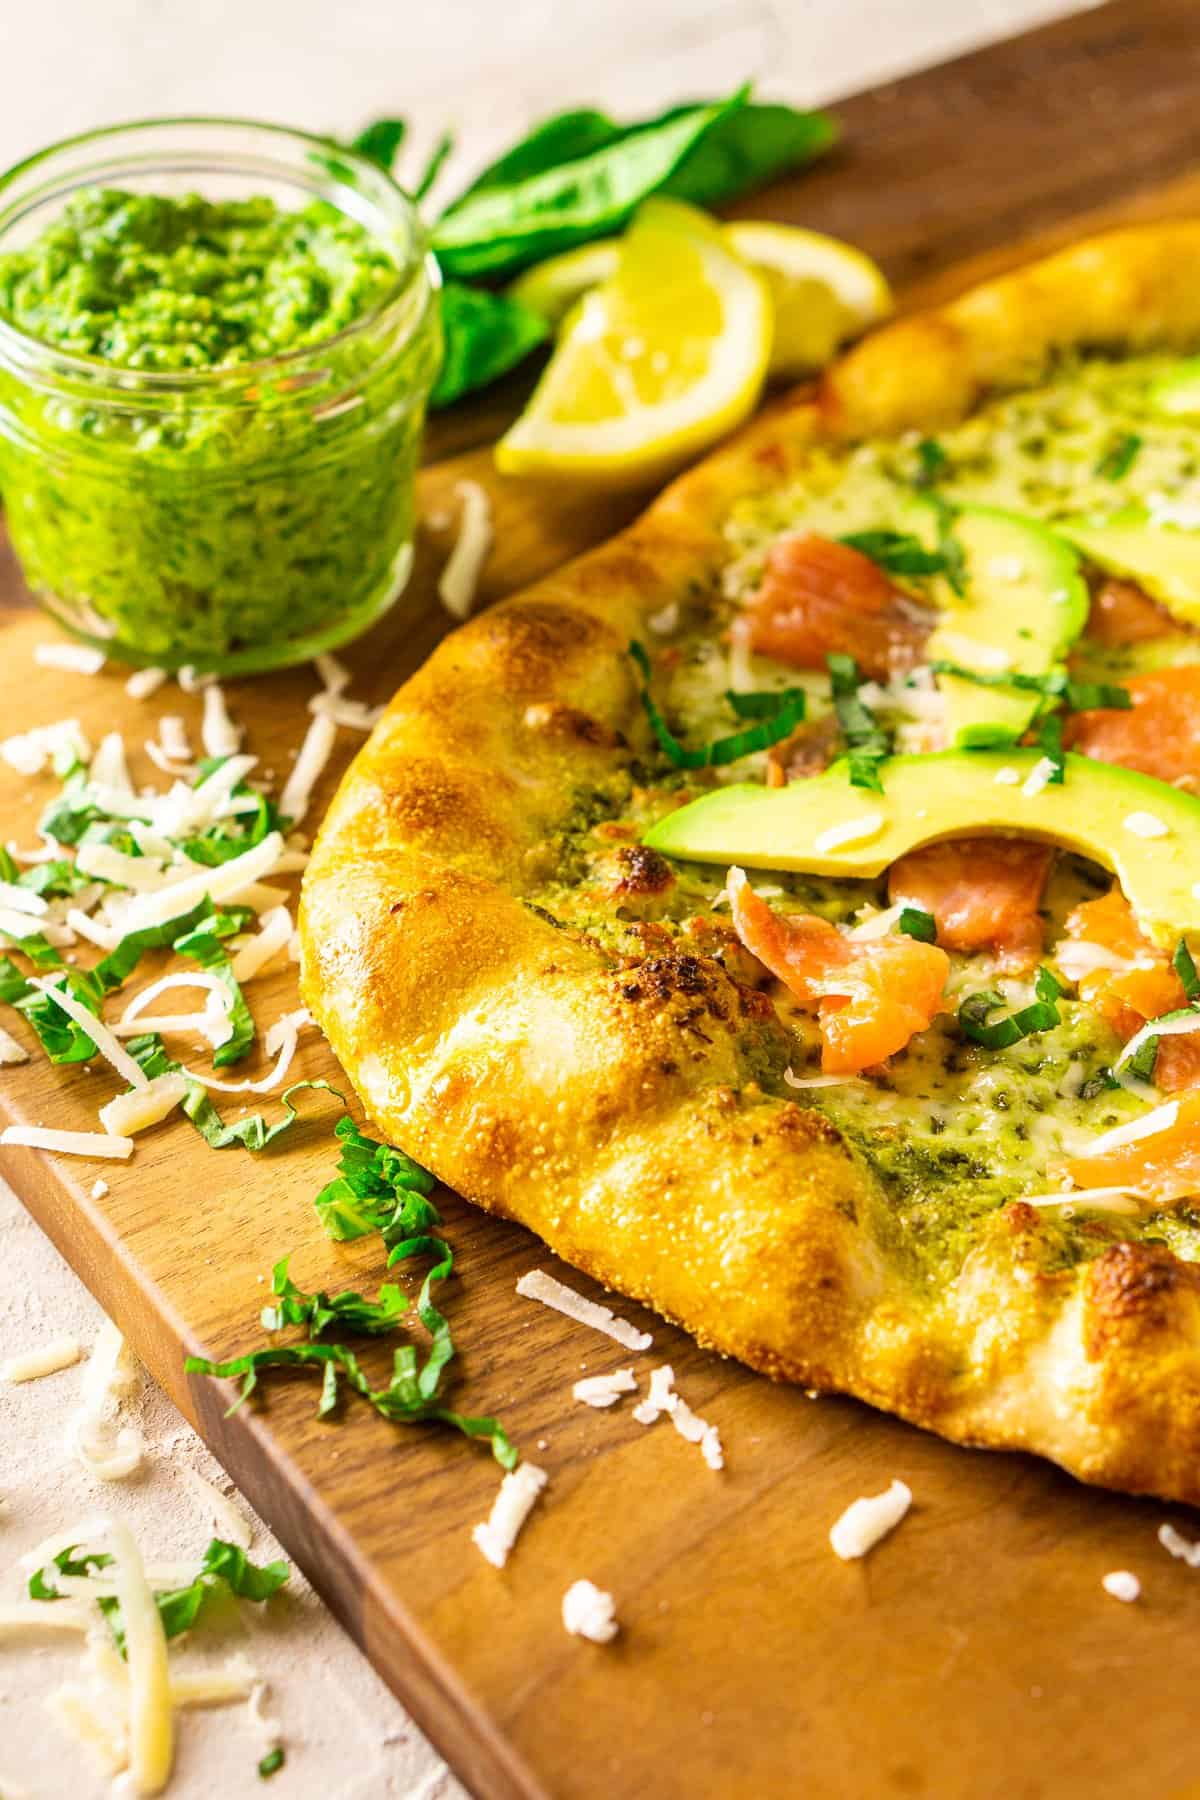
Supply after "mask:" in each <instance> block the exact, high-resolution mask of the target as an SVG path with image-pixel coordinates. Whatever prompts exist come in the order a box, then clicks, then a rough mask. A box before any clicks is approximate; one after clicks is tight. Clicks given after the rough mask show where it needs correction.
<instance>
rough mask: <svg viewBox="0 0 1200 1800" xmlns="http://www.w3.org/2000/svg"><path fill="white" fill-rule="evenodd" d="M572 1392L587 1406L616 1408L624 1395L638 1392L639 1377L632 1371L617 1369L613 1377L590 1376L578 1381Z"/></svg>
mask: <svg viewBox="0 0 1200 1800" xmlns="http://www.w3.org/2000/svg"><path fill="white" fill-rule="evenodd" d="M571 1392H572V1394H573V1395H574V1396H575V1398H576V1400H582V1401H583V1403H584V1405H585V1406H615V1405H616V1403H617V1401H618V1400H619V1399H620V1398H621V1395H622V1394H635V1393H636V1392H637V1377H636V1375H635V1374H634V1372H633V1370H632V1369H616V1370H614V1372H613V1373H612V1374H611V1375H588V1376H585V1377H584V1379H583V1380H582V1381H577V1382H576V1383H575V1386H574V1387H573V1388H572V1389H571Z"/></svg>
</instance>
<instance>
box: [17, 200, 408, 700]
mask: <svg viewBox="0 0 1200 1800" xmlns="http://www.w3.org/2000/svg"><path fill="white" fill-rule="evenodd" d="M411 277H412V270H411V269H409V270H403V269H401V268H400V267H399V266H398V264H397V262H396V261H395V260H393V258H392V256H391V254H390V253H389V249H388V248H387V247H386V246H385V245H384V244H382V243H381V242H379V241H378V240H377V239H376V238H374V237H373V236H372V235H371V233H370V231H369V230H368V229H367V228H366V227H365V226H364V225H362V224H360V223H359V222H358V221H357V220H356V219H353V218H350V217H347V216H346V215H345V214H343V213H341V212H339V211H338V210H337V209H336V208H335V207H333V206H331V205H329V204H328V203H325V202H321V201H317V202H314V203H311V204H309V205H307V206H305V207H303V208H301V209H300V210H296V211H288V210H285V209H283V208H281V207H280V206H278V205H277V204H276V202H275V201H274V200H272V199H270V198H268V197H265V196H261V197H252V198H249V199H239V200H223V201H214V200H207V199H204V198H201V197H200V196H198V195H181V196H169V195H164V194H152V193H132V192H124V191H121V190H117V189H95V188H93V189H87V190H83V191H81V192H80V193H78V194H76V195H75V196H74V197H73V198H72V199H71V200H70V201H69V202H68V203H67V205H66V206H65V207H64V209H63V210H62V211H61V212H60V213H59V214H58V216H57V217H56V218H55V219H54V220H53V221H52V222H51V223H50V224H49V225H48V226H47V227H46V228H45V229H44V230H43V231H42V232H41V234H40V235H39V236H38V237H37V238H35V239H34V240H33V242H31V243H29V244H26V245H24V246H22V247H21V248H19V249H16V250H13V251H10V252H8V253H6V254H0V320H3V321H4V322H5V323H7V324H8V325H10V326H12V327H15V328H16V330H17V331H18V332H20V333H21V334H23V336H24V337H25V338H26V339H32V340H36V343H37V344H40V345H45V346H46V347H47V348H48V350H50V351H52V352H62V353H66V354H67V355H69V356H71V357H75V358H86V359H89V362H90V363H91V364H93V365H96V369H95V374H94V375H93V374H92V373H91V371H90V370H85V372H84V373H83V374H82V375H77V374H75V373H74V372H71V373H69V374H68V375H67V376H65V377H63V376H62V375H61V374H60V373H59V370H60V369H61V367H62V365H53V364H51V365H48V366H49V367H50V368H51V370H52V373H51V374H50V375H49V376H46V377H43V376H42V374H41V372H40V371H39V370H37V368H36V356H35V357H33V358H31V357H29V356H25V357H24V359H23V360H21V361H20V363H19V364H17V363H14V362H13V361H12V360H11V359H6V357H5V355H4V354H3V348H4V347H3V345H2V344H0V485H2V487H3V492H4V497H5V504H6V509H7V513H8V521H9V530H10V533H11V535H12V538H13V542H14V544H15V547H16V549H17V552H18V555H19V556H20V558H21V561H22V564H23V566H24V569H25V574H26V577H27V579H28V581H29V583H30V586H31V587H32V588H33V589H34V591H35V592H36V593H38V595H39V597H40V598H42V599H43V600H44V602H45V603H46V605H47V606H48V607H49V609H50V610H51V611H52V612H54V613H55V614H56V615H57V616H58V617H60V618H61V619H62V620H63V621H64V622H65V623H67V624H68V625H70V626H71V627H72V628H73V629H75V630H77V631H80V632H81V633H82V634H83V635H85V636H87V637H90V638H91V639H92V640H93V641H97V642H105V643H106V645H107V647H108V648H109V649H110V650H111V651H112V653H113V654H117V655H122V656H126V657H128V658H130V659H132V660H137V661H148V662H156V663H163V664H166V665H178V664H181V663H188V662H190V663H195V664H198V665H200V666H203V667H207V668H214V669H220V670H225V671H228V672H238V671H245V672H248V671H250V670H252V669H259V668H266V667H272V666H278V665H280V664H283V663H288V662H294V661H298V660H301V659H302V658H303V657H304V656H307V655H311V654H313V652H314V650H316V649H320V648H327V647H329V646H331V645H332V644H334V643H340V642H343V641H345V640H346V639H347V638H349V637H351V636H353V635H355V634H356V633H357V632H358V631H361V630H362V629H364V628H365V626H366V625H368V624H369V623H371V622H372V620H373V618H374V617H376V616H378V614H379V612H381V611H382V610H383V608H384V606H385V605H386V604H387V603H388V602H389V600H390V598H391V597H392V595H393V593H394V591H395V589H396V587H397V585H398V581H399V579H400V577H401V575H402V572H403V568H404V564H405V561H406V557H407V554H408V552H409V547H410V545H411V538H412V529H413V486H414V481H415V470H416V460H417V453H418V445H419V437H420V429H421V424H422V420H423V416H424V404H425V398H426V395H427V393H428V389H429V386H430V384H431V382H432V379H433V375H434V373H435V371H436V365H437V360H438V353H439V345H438V326H437V317H436V307H435V305H434V303H433V298H432V296H430V295H428V294H425V295H424V304H423V305H419V304H416V302H419V301H420V300H421V295H419V294H418V295H416V296H415V297H414V299H415V304H414V306H413V307H411V308H409V309H408V316H407V318H406V319H405V320H404V321H402V322H401V323H400V324H399V325H398V324H397V320H396V306H395V303H396V302H397V301H399V300H400V299H401V297H402V295H403V294H404V292H405V287H406V282H407V284H408V287H409V288H410V289H411V287H412V285H413V284H412V280H411ZM418 279H419V280H423V279H424V278H423V275H421V274H420V272H419V271H418ZM355 326H357V327H359V329H358V330H350V329H349V328H351V327H355ZM347 333H348V335H345V336H343V334H347ZM280 358H283V359H284V360H283V361H282V362H280V361H279V360H277V359H280ZM246 365H252V366H249V367H246V375H245V379H244V380H242V379H240V377H239V374H238V371H239V370H240V369H241V368H242V367H243V366H246ZM31 367H32V368H33V369H34V378H33V379H32V380H31V379H30V374H29V371H30V368H31ZM121 371H128V372H130V373H129V374H127V375H124V376H122V374H121V373H120V372H121ZM206 377H211V379H206Z"/></svg>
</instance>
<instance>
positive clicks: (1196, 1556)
mask: <svg viewBox="0 0 1200 1800" xmlns="http://www.w3.org/2000/svg"><path fill="white" fill-rule="evenodd" d="M1158 1541H1159V1543H1160V1544H1161V1545H1162V1547H1163V1549H1164V1550H1166V1551H1167V1552H1168V1553H1169V1554H1170V1555H1171V1556H1176V1557H1178V1558H1179V1560H1180V1562H1185V1563H1186V1564H1187V1566H1188V1568H1189V1569H1200V1543H1195V1544H1194V1543H1192V1542H1191V1540H1190V1539H1188V1538H1185V1537H1184V1535H1183V1533H1182V1532H1180V1531H1176V1529H1175V1527H1174V1526H1173V1525H1160V1526H1159V1528H1158Z"/></svg>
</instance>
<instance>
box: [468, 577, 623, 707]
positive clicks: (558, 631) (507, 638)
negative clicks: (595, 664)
mask: <svg viewBox="0 0 1200 1800" xmlns="http://www.w3.org/2000/svg"><path fill="white" fill-rule="evenodd" d="M479 623H480V629H481V630H482V632H483V634H484V636H485V638H486V639H487V641H488V643H489V646H490V648H491V650H492V652H493V654H494V656H495V658H496V661H497V663H498V664H499V666H500V667H501V668H502V669H503V670H504V672H505V675H506V678H507V680H508V682H509V684H510V691H512V690H516V691H518V692H519V691H520V690H521V689H522V688H524V689H529V688H535V689H536V688H541V689H542V691H543V692H544V691H545V689H546V688H547V686H549V685H550V684H551V683H552V682H553V681H554V680H555V679H561V676H562V672H563V669H564V667H566V666H567V665H569V664H571V663H573V662H575V660H576V659H577V658H578V657H579V656H580V655H581V654H583V653H584V652H585V651H587V650H590V649H597V650H599V649H603V650H605V651H610V650H611V649H612V648H613V646H614V645H615V644H616V643H617V642H618V639H617V635H616V633H615V632H614V631H613V629H612V627H611V626H610V625H606V624H604V623H603V621H602V620H600V619H597V618H594V617H593V616H592V615H591V614H590V613H586V612H582V611H580V610H579V608H577V607H573V606H565V605H563V604H561V603H560V602H556V601H551V600H532V599H530V600H521V601H514V602H513V603H512V604H511V605H509V606H503V607H497V608H495V609H494V610H493V611H491V612H487V613H484V614H482V615H481V618H480V622H479Z"/></svg>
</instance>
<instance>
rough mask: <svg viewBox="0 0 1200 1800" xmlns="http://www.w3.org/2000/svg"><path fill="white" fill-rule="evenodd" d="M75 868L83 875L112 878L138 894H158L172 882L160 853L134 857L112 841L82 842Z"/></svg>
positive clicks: (100, 879) (118, 884) (114, 881)
mask: <svg viewBox="0 0 1200 1800" xmlns="http://www.w3.org/2000/svg"><path fill="white" fill-rule="evenodd" d="M75 867H76V868H77V869H78V870H79V872H80V874H82V875H94V876H95V877H96V879H97V880H98V881H111V882H113V883H114V884H115V885H116V886H117V887H123V888H130V889H131V890H132V891H133V892H134V893H137V894H155V893H157V892H158V890H159V889H160V888H161V887H163V886H165V885H167V884H168V883H169V881H170V879H171V878H170V876H168V875H167V874H166V873H165V872H164V870H163V866H162V862H161V860H160V859H159V858H158V857H156V856H130V855H128V854H127V852H126V851H124V850H117V849H115V848H114V847H113V845H112V844H80V846H79V850H78V852H77V854H76V857H75Z"/></svg>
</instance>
